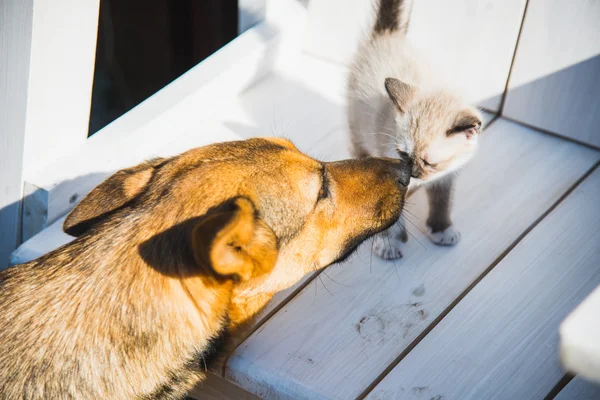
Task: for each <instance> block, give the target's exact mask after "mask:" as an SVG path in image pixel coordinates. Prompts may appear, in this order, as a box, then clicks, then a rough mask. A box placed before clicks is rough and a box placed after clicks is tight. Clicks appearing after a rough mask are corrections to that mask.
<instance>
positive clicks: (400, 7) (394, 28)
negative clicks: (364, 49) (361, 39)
mask: <svg viewBox="0 0 600 400" xmlns="http://www.w3.org/2000/svg"><path fill="white" fill-rule="evenodd" d="M412 6H413V0H379V8H378V10H377V20H376V21H375V27H374V28H373V36H379V35H382V34H384V33H386V32H387V33H391V32H401V33H403V34H405V35H406V32H408V24H409V22H410V14H411V12H412Z"/></svg>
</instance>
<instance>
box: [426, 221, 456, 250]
mask: <svg viewBox="0 0 600 400" xmlns="http://www.w3.org/2000/svg"><path fill="white" fill-rule="evenodd" d="M429 239H431V241H432V242H433V243H435V244H437V245H438V246H454V245H455V244H457V243H458V242H460V231H459V230H458V229H456V228H455V227H454V226H452V225H451V226H449V227H447V228H446V229H444V230H443V231H441V232H435V233H434V232H429Z"/></svg>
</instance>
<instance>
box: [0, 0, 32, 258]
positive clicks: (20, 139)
mask: <svg viewBox="0 0 600 400" xmlns="http://www.w3.org/2000/svg"><path fill="white" fill-rule="evenodd" d="M32 21H33V1H24V0H3V2H2V7H0V65H1V66H2V73H1V74H0V149H1V150H0V151H2V154H1V155H0V226H1V227H2V229H0V270H2V269H4V268H6V266H7V265H8V258H9V256H10V253H11V252H12V251H13V250H14V249H15V247H16V246H17V245H18V244H19V242H20V229H19V226H20V218H19V214H20V202H21V195H22V190H23V181H22V175H23V152H24V149H25V137H24V135H23V132H24V131H25V115H26V113H27V87H28V77H29V60H30V55H31V25H32Z"/></svg>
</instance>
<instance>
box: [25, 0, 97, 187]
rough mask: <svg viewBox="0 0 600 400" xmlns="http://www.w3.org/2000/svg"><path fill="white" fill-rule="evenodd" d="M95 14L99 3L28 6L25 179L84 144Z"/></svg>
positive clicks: (46, 0)
mask: <svg viewBox="0 0 600 400" xmlns="http://www.w3.org/2000/svg"><path fill="white" fill-rule="evenodd" d="M26 2H30V0H27V1H26ZM99 9H100V0H88V1H81V0H58V1H57V0H34V1H33V21H32V37H31V60H30V64H29V86H28V89H27V114H26V127H25V132H24V135H25V154H24V165H23V176H24V179H25V180H27V179H29V177H30V176H32V175H33V174H35V173H36V172H37V171H38V170H40V169H41V168H43V167H44V166H45V165H47V164H49V163H50V162H52V161H54V160H56V159H58V158H59V157H60V156H62V155H63V154H66V153H68V152H69V151H70V150H72V149H74V148H77V147H79V146H80V145H81V144H82V143H84V142H85V141H86V139H87V136H88V125H89V121H90V109H91V104H92V85H93V77H94V64H95V60H96V38H97V36H98V13H99Z"/></svg>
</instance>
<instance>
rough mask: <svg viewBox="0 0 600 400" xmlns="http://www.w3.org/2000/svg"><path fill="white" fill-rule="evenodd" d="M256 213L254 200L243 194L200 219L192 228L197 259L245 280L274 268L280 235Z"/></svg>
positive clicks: (201, 263) (203, 263) (224, 273)
mask: <svg viewBox="0 0 600 400" xmlns="http://www.w3.org/2000/svg"><path fill="white" fill-rule="evenodd" d="M256 214H257V213H256V210H255V208H254V206H253V204H252V202H251V201H250V200H248V199H246V198H243V197H240V198H236V199H234V200H233V201H232V202H231V204H230V205H229V206H228V207H226V208H225V209H224V210H221V211H218V212H215V213H213V214H212V215H209V216H207V217H206V218H203V219H202V220H201V221H200V222H198V223H197V224H196V225H195V226H194V228H193V229H192V249H193V254H194V259H195V260H196V262H197V263H198V264H200V265H210V266H211V267H212V269H213V270H214V271H215V272H216V273H218V274H219V275H224V276H237V277H239V279H240V280H242V281H247V280H249V279H251V278H253V277H255V276H258V275H261V274H264V273H267V272H270V271H271V270H272V269H273V267H274V266H275V262H276V260H277V237H276V236H275V233H274V232H273V231H272V230H271V228H270V227H269V226H268V225H267V224H265V223H264V222H263V221H262V220H261V219H260V218H258V216H257V215H256Z"/></svg>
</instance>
